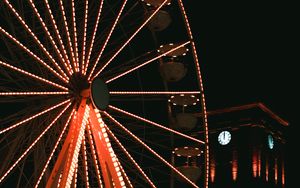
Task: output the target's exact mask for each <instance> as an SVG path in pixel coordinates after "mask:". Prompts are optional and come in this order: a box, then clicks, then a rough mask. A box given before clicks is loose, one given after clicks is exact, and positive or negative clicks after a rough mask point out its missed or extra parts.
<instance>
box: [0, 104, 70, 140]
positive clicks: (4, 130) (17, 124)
mask: <svg viewBox="0 0 300 188" xmlns="http://www.w3.org/2000/svg"><path fill="white" fill-rule="evenodd" d="M69 102H70V99H69V100H66V101H63V102H61V103H59V104H57V105H55V106H53V107H51V108H48V109H46V110H44V111H42V112H39V113H37V114H35V115H33V116H31V117H29V118H27V119H25V120H22V121H20V122H18V123H16V124H14V125H11V126H10V127H7V128H5V129H2V130H1V131H0V134H3V133H5V132H6V131H9V130H11V129H13V128H16V127H18V126H19V125H22V124H24V123H26V122H28V121H30V120H32V119H34V118H36V117H39V116H41V115H43V114H45V113H47V112H49V111H51V110H53V109H55V108H58V107H59V106H62V105H64V104H66V103H69Z"/></svg>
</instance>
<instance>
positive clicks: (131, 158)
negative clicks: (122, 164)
mask: <svg viewBox="0 0 300 188" xmlns="http://www.w3.org/2000/svg"><path fill="white" fill-rule="evenodd" d="M105 128H106V130H107V132H108V133H109V134H110V136H111V138H113V140H114V141H115V142H116V143H117V144H118V145H119V147H120V148H121V149H122V151H123V152H124V153H125V154H126V156H127V157H128V158H129V159H130V161H131V162H132V163H133V164H134V166H135V167H136V169H137V170H138V171H139V172H140V173H141V174H142V176H143V177H144V179H145V180H146V181H147V182H148V183H149V185H150V186H151V187H152V188H155V187H156V186H155V185H154V183H153V182H152V181H151V180H150V178H149V177H148V176H147V174H146V173H145V172H144V171H143V169H142V168H141V167H140V165H138V163H137V162H136V161H135V160H134V159H133V157H132V156H131V155H130V153H129V152H128V151H127V150H126V148H125V147H124V146H123V144H122V143H121V142H120V141H119V139H118V138H117V137H116V136H115V135H114V133H113V132H112V131H111V130H110V129H109V128H108V126H106V125H105Z"/></svg>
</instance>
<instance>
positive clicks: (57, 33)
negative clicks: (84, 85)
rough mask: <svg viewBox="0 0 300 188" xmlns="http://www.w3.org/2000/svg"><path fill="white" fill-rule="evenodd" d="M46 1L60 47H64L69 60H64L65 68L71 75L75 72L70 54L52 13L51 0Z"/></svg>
mask: <svg viewBox="0 0 300 188" xmlns="http://www.w3.org/2000/svg"><path fill="white" fill-rule="evenodd" d="M44 1H45V4H46V6H47V10H48V13H49V15H50V17H51V19H50V20H51V23H52V25H53V27H54V29H55V34H56V37H57V38H58V42H59V45H60V47H61V48H62V51H63V55H64V58H65V61H67V62H68V64H67V63H66V62H64V66H65V68H66V69H67V73H68V74H69V75H70V74H73V71H72V67H71V64H70V60H69V58H68V55H67V52H66V49H65V46H64V44H63V41H62V39H61V36H60V34H59V30H58V28H57V25H56V22H55V19H54V17H53V14H52V11H51V8H50V5H49V2H48V0H44Z"/></svg>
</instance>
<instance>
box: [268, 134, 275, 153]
mask: <svg viewBox="0 0 300 188" xmlns="http://www.w3.org/2000/svg"><path fill="white" fill-rule="evenodd" d="M268 146H269V148H270V149H273V148H274V139H273V136H272V135H270V134H269V135H268Z"/></svg>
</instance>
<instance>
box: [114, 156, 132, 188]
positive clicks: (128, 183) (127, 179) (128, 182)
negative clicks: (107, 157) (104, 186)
mask: <svg viewBox="0 0 300 188" xmlns="http://www.w3.org/2000/svg"><path fill="white" fill-rule="evenodd" d="M116 159H117V162H118V164H119V167H120V169H121V173H122V174H123V176H124V177H125V180H126V182H127V185H128V186H129V187H130V188H133V185H132V183H131V181H130V179H129V177H128V176H127V174H126V172H125V170H124V168H123V167H122V164H121V163H120V161H119V159H118V158H116Z"/></svg>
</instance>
